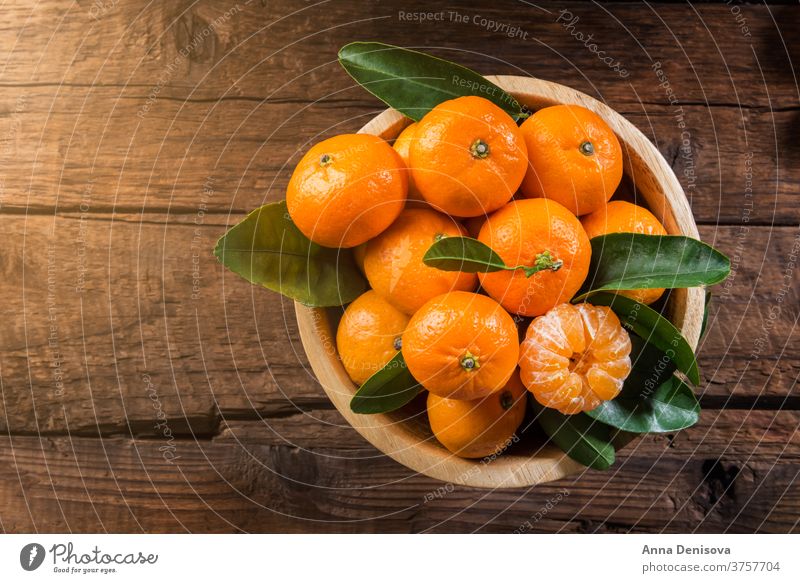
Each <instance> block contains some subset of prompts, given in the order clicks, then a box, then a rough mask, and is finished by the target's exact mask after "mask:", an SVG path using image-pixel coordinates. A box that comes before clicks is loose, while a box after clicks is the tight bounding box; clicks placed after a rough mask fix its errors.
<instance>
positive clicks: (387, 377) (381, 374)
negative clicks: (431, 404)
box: [350, 352, 422, 414]
mask: <svg viewBox="0 0 800 583" xmlns="http://www.w3.org/2000/svg"><path fill="white" fill-rule="evenodd" d="M420 391H422V386H421V385H420V384H419V383H418V382H417V381H416V380H415V379H414V377H412V376H411V373H410V372H409V371H408V367H406V361H405V360H404V359H403V353H402V352H398V353H397V354H396V355H395V356H394V358H392V360H390V361H389V362H387V363H386V365H385V366H384V367H383V368H382V369H380V370H379V371H378V372H376V373H375V374H373V375H372V376H371V377H369V378H368V379H367V380H366V382H365V383H364V384H363V385H361V388H360V389H358V391H357V392H356V394H355V395H353V398H352V400H351V401H350V409H352V411H353V412H354V413H364V414H374V413H388V412H389V411H394V410H395V409H399V408H400V407H402V406H403V405H405V404H406V403H408V402H409V401H411V399H413V398H414V397H416V396H417V395H418V394H419V393H420Z"/></svg>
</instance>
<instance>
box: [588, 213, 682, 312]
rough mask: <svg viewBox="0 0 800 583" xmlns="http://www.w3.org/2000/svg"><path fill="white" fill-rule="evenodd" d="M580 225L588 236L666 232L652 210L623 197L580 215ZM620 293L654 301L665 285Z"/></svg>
mask: <svg viewBox="0 0 800 583" xmlns="http://www.w3.org/2000/svg"><path fill="white" fill-rule="evenodd" d="M581 224H582V225H583V228H584V229H585V230H586V234H587V235H589V238H593V237H599V236H600V235H606V234H608V233H643V234H645V235H666V234H667V230H666V229H665V228H664V225H662V224H661V223H660V222H659V220H658V219H657V218H656V217H655V215H654V214H653V213H651V212H650V211H649V210H647V209H646V208H644V207H640V206H638V205H635V204H633V203H630V202H626V201H624V200H612V201H611V202H609V203H608V204H607V205H603V206H602V207H601V208H600V209H598V210H596V211H594V212H593V213H591V214H588V215H586V216H584V217H581ZM618 293H620V294H622V295H624V296H628V297H629V298H631V299H634V300H636V301H637V302H641V303H643V304H652V303H653V302H655V301H656V300H657V299H658V298H660V297H661V294H663V293H664V288H650V289H632V290H624V291H620V292H618Z"/></svg>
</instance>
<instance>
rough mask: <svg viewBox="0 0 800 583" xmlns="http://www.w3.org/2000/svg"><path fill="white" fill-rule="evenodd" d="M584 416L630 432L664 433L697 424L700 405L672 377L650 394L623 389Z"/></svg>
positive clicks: (689, 389)
mask: <svg viewBox="0 0 800 583" xmlns="http://www.w3.org/2000/svg"><path fill="white" fill-rule="evenodd" d="M587 415H589V416H590V417H592V418H593V419H596V420H598V421H602V422H603V423H606V424H608V425H611V426H612V427H616V428H618V429H622V430H623V431H629V432H631V433H664V432H669V431H678V430H679V429H685V428H687V427H691V426H692V425H694V424H695V423H697V421H698V420H699V419H700V403H698V402H697V398H696V397H695V396H694V393H693V392H692V389H691V388H690V387H689V385H687V384H686V383H684V382H682V381H681V380H680V379H679V378H677V377H675V376H672V377H670V378H669V379H667V380H666V381H664V383H662V384H661V385H659V386H658V387H656V389H655V390H654V391H653V392H652V393H649V394H647V393H643V392H636V391H630V392H625V390H624V389H623V392H622V393H620V395H619V396H618V397H617V398H615V399H613V400H611V401H604V402H603V403H602V404H601V405H600V406H599V407H597V408H596V409H594V410H592V411H589V412H588V413H587Z"/></svg>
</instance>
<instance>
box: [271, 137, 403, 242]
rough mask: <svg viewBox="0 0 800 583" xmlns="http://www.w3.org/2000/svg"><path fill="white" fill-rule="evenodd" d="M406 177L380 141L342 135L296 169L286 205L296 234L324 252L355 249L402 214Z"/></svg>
mask: <svg viewBox="0 0 800 583" xmlns="http://www.w3.org/2000/svg"><path fill="white" fill-rule="evenodd" d="M407 174H408V171H407V169H406V167H405V164H404V163H403V160H402V159H401V158H400V156H399V155H398V154H397V152H395V151H394V150H393V149H392V147H391V146H390V145H389V144H387V143H386V142H385V141H384V140H382V139H381V138H379V137H377V136H372V135H369V134H343V135H340V136H335V137H333V138H329V139H327V140H324V141H322V142H320V143H318V144H316V145H314V146H313V147H312V148H311V149H310V150H309V151H308V152H307V153H306V155H305V156H303V158H302V159H301V160H300V162H299V163H298V164H297V166H296V167H295V169H294V173H293V174H292V177H291V179H290V180H289V185H288V187H287V189H286V205H287V207H288V209H289V215H290V216H291V218H292V221H293V222H294V224H295V225H297V228H298V229H300V231H301V232H302V233H303V234H304V235H305V236H306V237H308V238H309V239H311V240H312V241H314V242H315V243H317V244H319V245H322V246H324V247H355V246H356V245H360V244H361V243H364V242H365V241H368V240H369V239H372V238H373V237H375V236H376V235H378V234H379V233H381V232H382V231H383V230H384V229H386V228H387V227H388V226H389V225H391V224H392V222H393V221H394V220H395V219H396V218H397V215H399V214H400V211H402V210H403V206H404V205H405V202H406V195H407V193H408V176H407Z"/></svg>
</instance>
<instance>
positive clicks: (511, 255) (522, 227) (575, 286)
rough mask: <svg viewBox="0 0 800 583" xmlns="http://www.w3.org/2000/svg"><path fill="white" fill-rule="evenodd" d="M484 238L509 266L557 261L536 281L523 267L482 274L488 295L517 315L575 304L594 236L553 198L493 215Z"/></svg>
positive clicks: (524, 202)
mask: <svg viewBox="0 0 800 583" xmlns="http://www.w3.org/2000/svg"><path fill="white" fill-rule="evenodd" d="M478 239H479V240H480V241H481V242H483V243H485V244H487V245H488V246H489V247H491V248H492V249H494V250H495V251H496V252H497V253H498V254H499V255H500V257H502V258H503V261H504V262H505V264H506V265H509V266H517V265H524V266H534V265H536V264H537V261H539V260H541V258H547V257H550V258H551V259H552V262H555V263H554V264H553V267H552V268H550V269H545V270H542V271H539V272H537V273H534V274H533V275H532V276H530V277H527V276H526V274H525V272H524V271H523V270H522V269H517V270H515V271H495V272H492V273H480V274H479V275H478V277H479V278H480V282H481V285H482V286H483V288H484V289H485V290H486V291H487V292H488V294H489V295H490V296H492V298H494V299H495V300H497V301H498V302H500V303H501V304H502V305H503V307H504V308H506V309H507V310H508V311H509V312H512V313H514V314H519V315H523V316H540V315H542V314H544V313H545V312H546V311H547V310H549V309H550V308H552V307H553V306H555V305H557V304H561V303H563V302H567V301H569V300H570V299H572V296H574V295H575V293H576V292H577V291H578V290H579V289H580V287H581V285H583V281H584V280H585V279H586V276H587V275H588V273H589V262H590V260H591V256H592V248H591V245H590V244H589V238H588V237H587V236H586V233H585V232H584V230H583V227H582V226H581V223H580V221H578V219H577V218H576V217H575V215H573V214H572V213H571V212H569V211H568V210H567V209H566V208H564V207H563V206H561V205H560V204H558V203H557V202H555V201H552V200H547V199H543V198H535V199H526V200H518V201H512V202H510V203H509V204H507V205H506V206H504V207H503V208H502V209H500V210H499V211H497V212H496V213H494V214H493V215H491V216H490V217H489V219H488V220H487V221H486V223H484V225H483V227H482V228H481V231H480V234H479V235H478ZM558 262H560V267H557V265H558Z"/></svg>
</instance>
